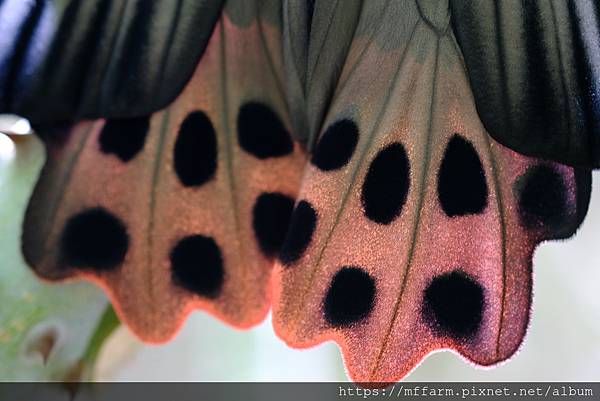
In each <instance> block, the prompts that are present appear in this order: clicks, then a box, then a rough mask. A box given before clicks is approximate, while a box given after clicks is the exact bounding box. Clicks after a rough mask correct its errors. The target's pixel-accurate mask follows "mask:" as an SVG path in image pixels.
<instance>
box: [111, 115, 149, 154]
mask: <svg viewBox="0 0 600 401" xmlns="http://www.w3.org/2000/svg"><path fill="white" fill-rule="evenodd" d="M149 127H150V117H149V116H144V117H136V118H127V119H117V120H107V121H106V123H105V124H104V127H102V132H100V137H99V142H100V150H101V151H102V153H106V154H109V153H112V154H114V155H116V156H117V157H118V158H119V159H121V161H123V162H128V161H129V160H131V159H133V158H134V157H135V156H136V155H137V154H138V153H139V152H140V151H141V150H142V149H143V148H144V143H145V142H146V136H147V135H148V128H149Z"/></svg>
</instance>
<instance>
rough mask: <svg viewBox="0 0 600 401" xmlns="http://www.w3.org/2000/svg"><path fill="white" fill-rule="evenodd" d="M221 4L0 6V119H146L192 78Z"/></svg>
mask: <svg viewBox="0 0 600 401" xmlns="http://www.w3.org/2000/svg"><path fill="white" fill-rule="evenodd" d="M221 6H222V1H221V0H152V1H146V0H97V1H89V0H35V1H22V0H0V26H1V27H2V31H3V33H2V36H3V38H2V39H0V112H13V113H18V114H21V115H23V116H26V117H28V118H29V119H31V120H32V121H34V122H36V123H43V122H55V121H61V120H72V119H74V118H97V117H117V116H120V117H123V116H129V115H139V114H147V113H149V112H153V111H156V110H157V109H160V108H162V107H164V106H166V105H167V104H168V103H169V102H171V101H172V100H173V99H174V98H175V97H176V96H177V94H178V93H179V92H180V91H181V90H182V89H183V87H184V85H185V83H186V82H187V81H188V79H189V78H190V77H191V75H192V73H193V71H194V69H195V67H196V65H197V64H198V60H199V59H200V56H201V55H202V53H203V51H204V48H205V47H206V44H207V42H208V38H209V36H210V33H211V32H212V29H213V27H214V24H215V21H216V19H217V17H218V16H219V14H220V10H221Z"/></svg>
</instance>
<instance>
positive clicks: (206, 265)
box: [170, 235, 224, 298]
mask: <svg viewBox="0 0 600 401" xmlns="http://www.w3.org/2000/svg"><path fill="white" fill-rule="evenodd" d="M170 259H171V268H172V270H171V271H172V278H173V282H174V283H175V284H176V285H178V286H180V287H183V288H185V289H187V290H188V291H191V292H193V293H195V294H198V295H201V296H203V297H206V298H216V297H217V296H218V295H219V292H220V290H221V287H222V286H223V281H224V270H223V258H222V256H221V250H220V249H219V246H218V245H217V243H216V242H215V241H214V240H213V239H212V238H210V237H205V236H203V235H191V236H188V237H185V238H183V239H181V240H180V241H179V242H178V243H177V245H175V247H174V248H173V250H172V251H171V256H170Z"/></svg>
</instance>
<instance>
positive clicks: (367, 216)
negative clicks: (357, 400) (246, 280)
mask: <svg viewBox="0 0 600 401" xmlns="http://www.w3.org/2000/svg"><path fill="white" fill-rule="evenodd" d="M401 3H402V5H400V2H388V3H385V4H384V3H383V2H373V3H365V6H364V9H363V11H362V12H363V15H361V20H360V21H359V23H358V27H357V32H358V33H359V34H357V35H356V36H355V37H354V39H353V42H352V44H351V46H350V49H349V52H348V56H347V58H346V62H345V64H344V67H343V69H342V72H341V75H340V78H339V81H338V85H337V88H336V91H335V95H334V97H333V99H332V102H331V107H330V109H329V111H328V114H327V116H326V118H325V121H324V125H323V129H322V131H321V133H320V135H319V137H318V139H317V141H316V146H315V149H314V151H313V152H312V155H311V159H310V163H309V165H308V167H307V169H306V171H305V175H304V178H303V181H302V187H301V190H300V194H299V197H298V201H297V203H296V206H295V209H294V213H293V215H292V220H291V225H290V229H289V231H288V234H287V238H286V241H285V243H284V245H283V247H282V251H281V254H280V263H279V264H278V267H277V268H276V270H275V278H274V282H275V296H274V299H275V301H274V311H273V321H274V326H275V330H276V332H277V333H278V335H279V336H280V337H281V338H282V339H283V340H284V341H286V342H287V343H288V344H289V345H291V346H294V347H300V348H303V347H309V346H313V345H315V344H318V343H321V342H323V341H327V340H334V341H335V342H337V343H338V344H339V346H340V347H341V350H342V353H343V356H344V360H345V363H346V367H347V369H348V372H349V375H350V377H351V378H352V379H353V380H355V381H359V382H394V381H397V380H399V379H401V378H403V377H404V376H406V375H407V374H408V373H409V372H410V371H411V370H412V369H413V368H414V367H415V366H416V365H417V364H418V363H419V362H420V361H421V360H422V359H423V358H424V357H425V356H426V355H427V354H428V353H430V352H432V351H435V350H439V349H452V350H455V351H457V352H458V353H459V354H461V355H462V356H464V357H465V358H467V359H468V360H470V361H472V362H474V363H477V364H479V365H491V364H494V363H497V362H499V361H502V360H505V359H507V358H509V357H510V356H511V355H513V354H514V352H515V351H516V350H517V349H518V347H519V345H520V344H521V342H522V340H523V337H524V335H525V332H526V329H527V325H528V321H529V313H530V305H531V294H532V254H533V251H534V249H535V246H536V245H537V244H538V243H539V242H540V241H542V240H546V239H552V238H564V237H568V236H570V235H572V234H573V233H574V232H575V230H576V228H577V227H578V226H579V224H580V223H581V221H582V219H583V216H584V215H585V212H586V210H587V204H588V201H589V191H590V173H589V171H579V170H576V169H573V168H570V167H566V166H562V165H559V164H556V163H551V162H545V161H542V160H537V159H533V158H529V157H525V156H521V155H519V154H517V153H515V152H513V151H511V150H509V149H507V148H505V147H503V146H501V145H499V144H497V143H495V142H494V141H493V140H492V139H490V137H489V136H488V134H487V132H486V131H485V129H484V128H483V126H482V124H481V122H480V120H479V118H478V115H477V112H476V109H475V105H474V101H473V96H472V93H471V90H470V87H469V83H468V79H467V76H466V72H465V67H464V64H463V60H462V56H461V54H460V51H459V49H458V47H457V45H456V42H455V39H454V37H453V36H452V33H451V31H450V30H449V29H447V25H448V17H447V15H444V14H443V13H442V14H435V12H429V11H431V10H427V9H426V10H423V9H422V8H420V7H418V6H417V3H412V2H411V3H409V2H401ZM440 3H443V2H440ZM433 4H434V3H431V4H430V5H433ZM377 8H380V9H379V10H376V9H377ZM433 9H434V11H435V7H433ZM373 13H376V14H378V15H381V16H382V20H381V22H380V24H370V22H369V21H370V18H367V17H368V16H369V14H373ZM365 15H366V16H365ZM390 27H394V29H395V30H394V31H393V32H390V30H389V28H390Z"/></svg>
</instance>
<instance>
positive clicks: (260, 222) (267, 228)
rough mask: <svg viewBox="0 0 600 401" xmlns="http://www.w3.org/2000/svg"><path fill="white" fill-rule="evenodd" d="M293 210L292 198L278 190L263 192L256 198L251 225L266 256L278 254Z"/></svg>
mask: <svg viewBox="0 0 600 401" xmlns="http://www.w3.org/2000/svg"><path fill="white" fill-rule="evenodd" d="M293 210H294V199H293V198H291V197H289V196H287V195H284V194H281V193H278V192H264V193H262V194H260V195H259V196H258V197H257V198H256V202H255V203H254V208H253V209H252V227H253V229H254V235H255V236H256V240H257V242H258V245H259V248H260V249H261V251H262V252H263V253H264V254H265V255H266V256H268V257H275V256H277V255H278V254H279V251H280V250H281V246H282V245H283V241H284V239H285V236H286V233H287V230H288V227H289V225H290V218H291V215H292V212H293Z"/></svg>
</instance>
